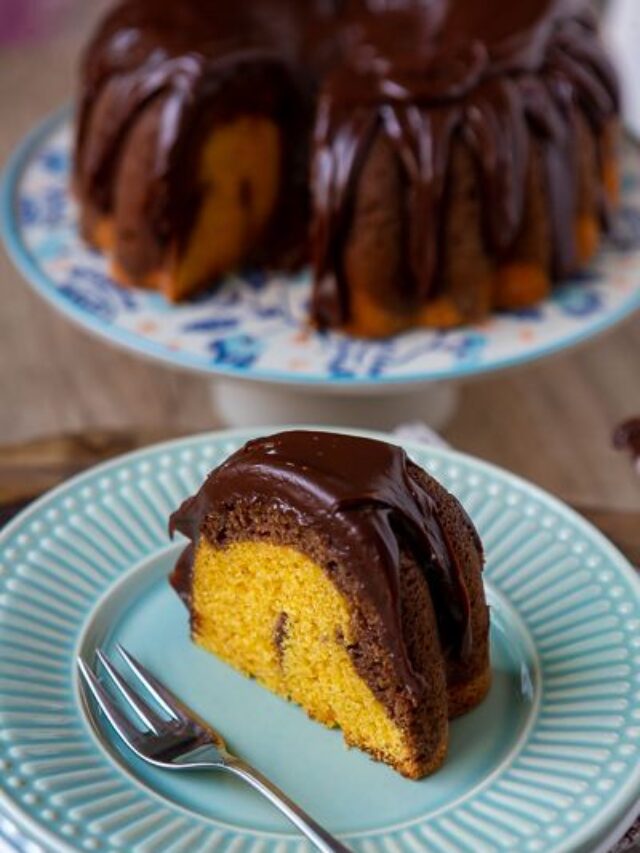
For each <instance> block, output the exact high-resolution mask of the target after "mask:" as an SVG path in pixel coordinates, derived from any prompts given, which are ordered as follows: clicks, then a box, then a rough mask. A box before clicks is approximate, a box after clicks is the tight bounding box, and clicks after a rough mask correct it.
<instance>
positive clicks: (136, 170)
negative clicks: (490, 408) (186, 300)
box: [75, 0, 618, 336]
mask: <svg viewBox="0 0 640 853" xmlns="http://www.w3.org/2000/svg"><path fill="white" fill-rule="evenodd" d="M587 5H588V4H587V3H586V2H580V0H522V2H518V3H515V2H508V0H486V2H483V3H479V2H477V1H476V0H429V2H427V0H402V2H397V3H393V4H386V3H375V4H374V3H372V2H370V0H309V2H306V3H299V2H297V0H236V2H234V3H233V4H220V3H214V2H212V0H184V2H181V3H173V2H168V0H166V2H161V0H125V2H124V3H122V4H121V5H120V6H118V7H117V8H116V9H115V10H114V12H113V13H112V14H111V15H110V16H109V17H108V18H107V19H106V21H105V22H104V24H103V25H102V27H101V29H100V30H99V32H98V33H97V35H96V37H95V38H94V40H93V41H92V43H91V44H90V45H89V48H88V50H87V54H86V59H85V63H84V70H83V86H84V94H83V98H82V102H81V107H80V116H79V120H78V131H77V145H76V158H75V187H76V191H77V196H78V198H79V201H80V206H81V220H82V229H83V233H84V234H85V235H86V237H87V238H88V239H89V240H90V241H92V242H93V243H94V244H96V245H97V246H99V247H101V248H102V249H104V250H105V251H107V252H108V253H109V254H110V256H111V257H112V259H113V265H114V273H115V275H116V276H117V277H118V278H119V279H121V280H123V281H127V282H131V283H135V284H139V285H146V286H150V287H156V288H160V289H162V290H163V291H164V292H165V293H166V294H167V296H168V297H169V298H171V299H180V298H183V297H185V296H188V295H189V294H190V293H193V292H194V291H196V290H197V289H198V288H199V287H201V286H203V285H204V284H206V283H209V282H211V281H213V280H215V278H216V277H218V276H220V275H222V274H224V273H225V272H227V271H229V270H230V269H233V268H234V267H236V266H238V265H241V264H247V263H259V264H263V265H266V266H288V267H295V266H296V265H299V264H300V263H302V262H303V261H304V260H305V259H306V258H310V259H311V262H312V267H313V272H314V277H315V289H314V297H313V301H312V309H311V311H312V318H313V320H314V322H315V323H316V324H317V325H318V326H320V327H337V328H344V329H346V330H348V331H350V332H352V333H354V334H358V335H364V336H384V335H388V334H393V333H394V332H397V331H400V330H402V329H405V328H409V327H412V326H417V325H426V326H434V327H449V326H455V325H458V324H460V323H464V322H467V321H470V320H477V319H481V318H482V317H484V316H486V315H487V314H488V313H489V312H490V311H492V310H494V309H501V308H520V307H523V306H527V305H530V304H532V303H534V302H536V301H537V300H539V299H540V298H542V297H544V296H546V295H547V294H548V293H549V291H550V289H551V287H552V284H553V282H556V281H559V280H562V279H564V278H566V277H567V276H570V275H572V274H573V273H575V272H577V271H578V270H580V269H581V268H582V267H584V265H585V264H586V263H587V262H588V261H589V260H590V258H591V257H592V256H593V254H594V252H595V251H596V249H597V247H598V245H599V242H600V236H601V233H602V231H603V230H604V229H606V227H607V222H608V218H609V214H610V212H611V210H612V208H613V207H615V204H616V198H617V191H618V189H617V188H618V175H617V153H616V138H617V112H618V93H617V85H616V81H615V78H614V74H613V72H612V70H611V67H610V64H609V62H608V61H607V59H606V56H605V54H604V51H603V49H602V47H601V45H600V42H599V40H598V36H597V33H596V29H595V25H594V20H593V17H592V15H591V14H590V13H589V12H588V11H587Z"/></svg>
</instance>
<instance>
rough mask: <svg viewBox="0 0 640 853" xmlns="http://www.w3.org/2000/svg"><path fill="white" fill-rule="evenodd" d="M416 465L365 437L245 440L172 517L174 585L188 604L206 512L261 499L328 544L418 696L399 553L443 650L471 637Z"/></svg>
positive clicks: (466, 609) (460, 582)
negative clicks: (425, 599)
mask: <svg viewBox="0 0 640 853" xmlns="http://www.w3.org/2000/svg"><path fill="white" fill-rule="evenodd" d="M418 471H419V469H417V467H416V466H415V465H414V464H413V463H412V462H411V461H410V460H409V459H408V458H407V456H406V454H405V452H404V451H403V450H402V449H401V448H399V447H396V446H394V445H391V444H386V443H384V442H380V441H374V440H371V439H365V438H356V437H353V436H347V435H340V434H335V433H323V432H304V431H297V432H285V433H280V434H278V435H274V436H271V437H269V438H262V439H257V440H255V441H251V442H249V443H248V444H247V445H245V446H244V447H243V448H242V449H241V450H239V451H238V452H237V453H235V454H233V456H231V457H230V458H229V459H228V460H227V461H226V462H225V463H223V464H222V465H221V466H220V467H219V468H216V469H215V470H214V471H213V472H212V473H211V474H210V475H209V477H208V478H207V480H206V481H205V483H204V485H203V486H202V488H201V489H200V491H199V492H198V493H197V494H196V495H195V496H194V497H192V498H189V499H188V500H187V501H185V503H184V504H183V505H182V507H180V509H179V510H178V511H177V512H175V513H174V514H173V516H172V517H171V522H170V531H171V533H172V534H173V533H174V532H175V531H176V530H178V531H180V532H181V533H183V534H184V535H185V536H187V537H188V538H189V539H190V540H191V544H190V545H189V546H188V547H187V550H186V551H185V552H184V553H183V555H182V557H181V558H180V560H179V561H178V564H177V566H176V569H175V571H174V574H173V576H172V584H173V586H174V587H175V589H176V590H177V591H178V593H179V594H180V595H181V597H182V598H183V599H184V600H185V601H186V602H187V604H189V598H190V587H191V575H192V565H193V555H194V550H193V544H194V543H195V544H196V545H197V542H198V540H199V537H200V535H201V531H202V527H203V524H204V523H205V522H206V519H207V518H208V517H211V516H217V515H219V514H223V515H224V514H225V513H227V512H229V511H230V510H231V509H232V508H233V507H234V506H236V505H238V504H239V503H240V504H242V505H243V506H245V507H249V508H250V507H251V505H252V502H254V501H259V500H264V499H265V497H266V498H268V499H269V500H270V501H273V504H274V505H276V506H279V507H280V508H281V509H282V510H283V511H284V512H290V513H293V514H295V517H296V522H297V524H299V525H300V526H301V527H302V528H303V529H306V528H308V529H310V530H314V531H316V532H317V533H319V534H320V535H321V536H322V537H323V539H324V540H325V541H327V542H329V543H330V548H331V552H332V553H333V554H334V555H335V556H336V559H337V560H338V561H339V562H340V563H341V564H342V566H343V568H344V570H345V571H346V572H348V574H349V575H350V576H351V577H352V578H353V579H354V580H355V583H356V585H357V588H358V589H359V590H360V594H362V595H364V596H366V597H367V598H368V600H369V601H370V603H371V604H372V606H373V607H374V609H375V612H376V613H377V614H378V616H379V619H380V623H381V625H382V627H383V629H384V633H385V641H386V643H387V644H388V647H389V648H390V649H391V650H392V656H393V662H394V665H395V667H396V668H397V671H398V674H399V676H400V677H401V678H402V680H403V683H407V684H408V685H410V686H411V687H412V688H413V692H414V693H415V694H417V693H419V691H420V690H421V689H422V687H423V685H422V684H421V682H420V679H419V677H418V676H417V675H416V673H415V672H414V670H413V667H412V665H411V662H410V660H409V656H408V652H407V648H406V645H405V641H404V635H403V629H402V614H401V612H400V586H399V584H400V564H401V555H402V552H403V551H405V552H406V551H409V552H410V553H412V554H413V557H414V558H415V559H416V561H417V562H418V564H419V565H420V567H421V569H422V571H423V572H424V574H425V577H426V579H427V582H428V584H429V588H430V591H431V596H432V598H433V600H434V609H435V612H436V615H437V618H438V622H439V629H440V635H441V642H442V643H443V646H444V650H445V653H447V654H449V655H452V656H453V657H454V658H456V659H461V660H464V659H465V657H466V656H468V654H469V653H470V650H471V644H472V637H471V624H470V603H469V597H468V593H467V590H466V587H465V583H464V579H463V575H462V572H461V569H460V566H459V565H458V563H457V560H456V556H455V552H454V549H453V548H452V547H450V544H449V542H448V541H447V538H446V534H445V533H444V531H443V528H442V526H441V524H440V522H439V520H438V512H437V508H436V505H435V502H434V500H433V499H432V498H431V496H430V495H429V494H428V492H427V490H426V488H425V485H424V481H423V480H422V479H421V478H420V476H416V472H418Z"/></svg>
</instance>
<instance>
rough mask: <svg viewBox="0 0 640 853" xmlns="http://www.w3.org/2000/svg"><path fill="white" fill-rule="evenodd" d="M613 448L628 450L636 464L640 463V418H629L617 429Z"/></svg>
mask: <svg viewBox="0 0 640 853" xmlns="http://www.w3.org/2000/svg"><path fill="white" fill-rule="evenodd" d="M613 446H614V447H615V448H616V450H626V451H627V452H628V453H629V454H630V455H631V459H632V460H633V461H634V462H636V463H638V462H640V418H629V420H627V421H624V423H621V424H620V426H618V427H617V428H616V430H615V432H614V434H613Z"/></svg>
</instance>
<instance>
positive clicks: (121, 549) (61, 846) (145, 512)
mask: <svg viewBox="0 0 640 853" xmlns="http://www.w3.org/2000/svg"><path fill="white" fill-rule="evenodd" d="M248 436H249V433H244V432H242V433H240V432H226V433H216V434H212V435H204V436H198V437H195V438H190V439H184V440H180V441H177V442H173V443H170V444H165V445H160V446H157V447H153V448H150V449H148V450H145V451H142V452H139V453H135V454H133V455H130V456H126V457H123V458H121V459H118V460H116V461H114V462H111V463H109V464H107V465H103V466H101V467H99V468H96V469H94V470H92V471H90V472H89V473H88V474H85V475H84V476H81V477H78V478H76V479H74V480H72V481H70V482H69V483H68V484H66V485H64V486H63V487H61V488H59V489H57V490H56V491H54V492H52V493H51V494H49V495H48V496H47V497H45V498H44V499H42V500H40V501H39V502H38V503H37V504H35V505H34V506H33V507H32V508H31V509H30V510H28V511H27V512H25V513H23V514H22V515H21V516H20V517H19V518H18V519H17V520H16V521H14V522H13V523H12V524H11V525H10V526H9V527H8V528H7V529H6V530H5V531H4V532H3V533H2V535H0V773H1V778H2V787H3V800H2V808H3V809H4V812H5V814H6V816H7V818H8V819H9V821H10V822H12V823H13V824H14V825H16V826H18V827H19V828H20V829H21V831H22V832H23V833H24V835H25V836H26V837H27V838H31V839H34V840H37V841H38V842H39V843H40V844H41V845H43V846H44V847H45V848H46V849H50V850H56V851H58V850H67V849H71V850H126V851H139V853H145V851H147V853H151V851H154V853H155V851H173V853H177V851H183V853H200V851H202V853H204V851H221V853H226V851H235V853H293V851H302V850H308V849H309V848H308V846H307V845H306V844H305V843H304V842H302V841H300V840H299V838H298V837H296V836H295V835H294V834H292V833H291V831H290V828H289V826H288V825H287V824H286V823H285V822H283V820H281V818H280V817H279V815H278V814H277V813H276V812H275V811H273V810H272V809H271V808H270V807H269V806H268V805H266V804H265V803H264V802H263V801H262V800H261V799H259V798H258V796H257V795H255V794H253V793H252V792H251V791H250V790H248V789H246V788H245V787H243V786H242V784H241V783H239V782H236V781H235V780H233V779H228V778H225V777H223V776H219V775H201V776H185V775H182V774H179V775H174V774H167V773H163V772H161V771H157V770H155V769H151V768H149V767H146V766H144V765H142V764H141V763H140V762H138V761H136V760H134V759H133V758H132V756H131V755H130V754H129V753H128V752H126V751H123V749H122V748H121V747H120V746H119V745H118V744H117V743H114V740H113V737H112V734H111V731H110V730H109V729H108V727H105V726H104V725H103V723H102V722H101V721H98V729H97V731H96V730H94V728H93V726H92V725H91V722H90V720H89V719H88V717H87V713H86V712H85V710H84V708H83V706H82V703H81V700H80V697H79V691H78V683H77V679H76V676H75V673H74V658H75V656H76V655H77V654H79V653H80V654H83V655H85V656H88V657H91V655H92V652H93V650H94V649H95V647H96V646H97V645H106V646H107V647H111V646H112V645H113V643H114V642H115V641H116V640H118V641H120V642H122V643H124V644H125V645H126V646H127V647H129V648H130V649H131V650H132V651H133V652H134V654H136V655H137V656H138V657H140V658H141V660H142V661H143V662H144V663H146V664H147V665H148V666H149V667H150V668H151V670H152V671H155V672H156V673H158V674H160V675H161V677H162V678H164V679H165V680H166V681H167V682H168V683H169V685H170V686H171V687H172V688H173V689H174V690H175V691H176V692H177V693H178V694H180V695H181V696H183V697H184V699H185V700H186V701H187V702H188V703H189V704H191V705H192V706H193V707H194V708H195V709H196V710H198V711H199V712H200V713H201V714H202V715H203V716H204V717H208V718H210V719H211V720H212V721H213V722H214V723H215V724H216V725H217V726H218V727H219V728H220V729H221V731H222V732H223V733H224V735H225V736H226V737H227V738H228V741H229V743H230V744H231V746H232V747H233V748H234V749H235V750H237V751H238V752H239V753H241V754H242V755H244V756H245V757H246V758H248V759H249V760H250V761H251V762H252V763H254V764H255V765H256V766H258V767H259V768H261V769H262V770H263V771H265V772H266V773H267V774H268V775H270V776H271V777H272V778H273V779H274V781H275V782H276V783H278V784H279V785H281V786H282V787H283V788H284V789H285V790H287V791H289V792H290V793H291V795H292V796H293V797H295V798H296V799H297V800H298V801H299V802H300V803H301V804H302V805H303V806H304V807H306V808H307V809H308V810H309V811H310V812H311V813H312V814H313V815H314V816H315V817H316V818H317V819H318V820H319V821H320V822H322V823H324V824H326V825H327V826H328V827H329V828H330V829H332V830H333V831H334V832H335V833H337V834H340V835H341V836H342V837H343V838H344V839H345V840H346V843H347V844H348V845H349V846H350V847H352V848H353V849H354V850H355V851H361V853H377V851H385V853H400V852H401V851H407V853H421V852H422V851H424V853H426V851H430V853H431V851H433V853H452V851H473V853H476V852H477V851H481V853H482V851H497V850H505V849H509V850H516V851H519V853H525V851H541V852H542V853H550V852H551V851H559V850H581V849H589V850H592V849H593V848H594V847H595V846H596V842H597V841H598V840H599V839H602V838H604V837H605V836H606V835H607V834H609V833H611V831H612V829H613V827H615V826H617V825H618V824H619V822H620V821H621V820H622V819H623V816H624V815H626V814H627V813H628V812H629V809H630V808H631V807H632V805H633V803H634V802H636V801H637V800H638V797H639V795H640V766H639V764H638V755H639V749H640V583H639V581H638V578H637V577H636V576H635V574H634V572H633V570H632V569H631V568H630V566H629V565H628V564H627V563H626V561H625V560H624V558H623V557H622V556H621V555H620V554H619V553H618V552H617V551H616V550H615V549H614V548H613V547H612V546H611V545H610V544H609V543H608V542H607V541H606V540H605V539H604V538H603V537H602V536H601V535H600V534H599V533H597V532H596V531H595V530H594V529H593V528H591V527H590V526H589V525H588V524H586V523H585V522H584V521H583V520H582V519H580V518H579V517H578V516H576V515H575V514H574V513H573V512H571V511H570V510H569V509H567V508H566V507H565V506H563V505H562V504H560V503H559V502H558V501H556V500H555V499H554V498H552V497H550V496H549V495H547V494H545V493H544V492H541V491H540V490H538V489H536V488H535V487H533V486H531V485H529V484H527V483H525V482H523V481H522V480H519V479H517V478H516V477H513V476H511V475H509V474H507V473H505V472H503V471H500V470H499V469H496V468H493V467H491V466H489V465H487V464H485V463H482V462H479V461H477V460H474V459H472V458H469V457H465V456H462V455H459V454H456V453H453V452H451V451H445V450H439V449H430V448H425V447H423V446H420V445H417V444H408V445H406V447H407V450H408V452H409V453H410V454H411V455H412V456H413V457H414V458H415V459H416V461H417V462H418V463H420V464H421V465H424V466H425V467H427V468H428V469H429V470H430V471H431V472H432V473H433V474H434V475H436V476H437V477H438V478H439V479H441V480H442V481H443V482H444V483H445V484H446V485H447V486H448V487H449V488H450V489H451V490H452V491H453V492H455V493H456V494H457V495H458V496H459V497H460V499H461V500H462V501H463V503H464V504H465V506H466V507H467V509H468V510H469V512H470V513H471V515H472V517H473V519H474V521H475V522H476V524H477V525H478V527H479V529H480V532H481V535H482V537H483V539H484V542H485V545H486V550H487V557H488V563H487V568H486V584H487V590H488V595H489V601H490V604H491V608H492V635H491V640H492V661H493V673H494V681H493V687H492V689H491V692H490V694H489V696H488V698H487V699H486V700H485V702H484V703H483V704H482V705H481V706H480V707H479V708H477V709H476V710H475V711H473V712H472V713H470V714H468V715H467V716H466V717H463V718H461V719H459V720H457V721H456V722H454V724H453V726H452V736H451V747H450V754H449V757H448V759H447V761H446V763H445V765H444V767H443V768H442V769H441V770H440V771H438V773H436V774H435V775H434V776H432V777H431V778H429V779H425V780H423V781H421V782H411V781H408V780H406V779H404V778H402V777H400V776H399V775H397V774H396V773H394V772H393V771H392V770H390V769H389V768H387V767H385V766H383V765H381V764H376V763H374V762H373V761H371V760H369V759H368V758H367V757H366V756H365V755H364V754H362V753H360V752H359V751H357V750H350V751H348V750H346V749H345V748H344V746H343V742H342V738H341V736H340V734H339V733H337V732H335V731H329V730H327V729H325V728H323V727H322V726H320V725H318V724H316V723H314V722H311V721H310V720H309V719H307V717H306V716H305V714H304V713H303V712H302V711H301V710H299V709H298V708H296V707H294V706H292V705H289V704H287V703H285V702H284V701H282V700H281V699H279V698H277V697H276V696H274V695H272V694H270V693H268V692H267V691H266V690H264V689H263V688H261V687H260V686H258V685H256V684H255V683H254V682H252V681H249V680H247V679H245V678H243V677H242V676H240V675H238V674H237V673H235V672H234V671H232V670H231V669H230V668H228V667H227V666H225V665H224V664H222V663H220V662H219V661H218V660H217V659H215V658H214V657H212V656H210V655H208V654H206V653H205V652H203V651H201V650H200V649H198V648H196V647H195V646H193V645H192V644H191V642H190V641H189V638H188V626H187V615H186V612H185V610H184V608H183V607H182V605H181V604H180V602H179V600H178V599H177V597H176V596H175V594H174V593H173V592H172V590H171V589H170V587H169V586H168V584H167V574H168V572H169V571H170V569H171V568H172V566H173V563H174V560H175V558H176V555H177V554H178V553H179V551H180V548H181V546H182V543H181V542H176V543H174V544H172V543H170V542H169V540H168V537H167V533H166V528H167V518H168V516H169V514H170V512H171V511H172V510H173V509H174V508H175V507H176V506H177V505H178V504H179V503H180V501H181V500H182V499H183V498H184V497H185V496H186V495H188V494H190V493H192V492H193V491H194V490H195V489H196V488H197V487H198V486H199V484H200V482H201V480H202V479H203V477H204V475H205V473H206V472H207V471H208V470H209V469H210V468H211V467H213V466H214V465H216V464H217V463H219V462H220V461H221V460H222V459H223V458H224V457H225V456H226V455H227V454H228V453H230V452H232V451H233V450H235V449H236V448H237V447H238V446H239V445H240V444H241V443H243V442H244V441H245V440H246V439H247V437H248Z"/></svg>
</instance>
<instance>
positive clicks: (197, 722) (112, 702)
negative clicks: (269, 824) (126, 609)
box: [78, 644, 350, 853]
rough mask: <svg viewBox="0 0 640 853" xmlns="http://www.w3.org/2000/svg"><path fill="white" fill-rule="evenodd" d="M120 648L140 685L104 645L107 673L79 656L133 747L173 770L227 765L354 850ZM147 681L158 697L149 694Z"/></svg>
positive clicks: (101, 657)
mask: <svg viewBox="0 0 640 853" xmlns="http://www.w3.org/2000/svg"><path fill="white" fill-rule="evenodd" d="M117 649H118V652H119V653H120V655H121V656H122V658H123V660H124V661H125V663H126V664H127V666H128V668H129V670H130V671H131V673H133V675H134V676H135V678H134V679H133V680H134V681H135V682H136V684H137V687H132V684H131V679H130V680H127V679H125V678H124V676H123V675H122V674H121V673H120V672H119V671H118V670H117V669H116V668H115V666H114V665H113V664H112V663H111V661H110V660H109V658H108V657H107V656H106V655H105V654H104V653H103V652H102V651H101V650H100V649H98V650H97V651H96V658H97V659H98V661H99V663H100V665H101V668H102V671H103V676H102V678H98V676H97V675H96V674H95V672H94V671H93V670H92V669H91V668H90V667H89V666H88V665H87V664H86V663H85V661H84V660H83V659H82V658H78V670H79V672H80V675H81V680H82V682H83V685H84V687H85V689H86V690H88V691H89V692H90V694H91V695H92V696H93V698H94V699H95V701H96V703H97V704H98V707H99V708H100V709H101V711H102V712H103V713H104V715H105V717H106V718H107V720H108V721H109V723H110V724H111V725H112V726H113V728H114V730H115V731H116V733H117V734H118V735H119V736H120V738H121V739H122V740H123V741H124V743H125V744H126V745H127V746H128V747H129V749H131V750H133V752H135V754H136V755H137V756H139V757H140V758H142V759H143V760H144V761H147V762H148V763H149V764H153V765H154V766H156V767H162V768H165V769H167V770H195V769H200V770H205V769H211V770H227V771H229V772H230V773H233V774H234V775H235V776H239V777H240V778H241V779H243V780H244V781H245V782H248V783H249V785H251V787H252V788H255V790H256V791H258V792H259V793H260V794H262V795H263V796H264V797H266V798H267V799H268V800H269V801H270V802H271V803H273V805H274V806H276V808H278V809H279V810H280V811H281V812H282V814H283V815H285V817H287V818H288V819H289V820H290V821H291V823H293V824H294V825H295V826H296V827H297V828H298V829H299V830H300V832H302V833H303V834H304V835H306V836H307V838H308V839H309V840H310V841H312V842H313V844H314V845H315V846H316V848H317V849H318V850H321V851H323V853H350V851H349V848H348V847H345V846H344V844H341V843H340V842H339V841H338V840H337V839H336V838H334V837H333V836H332V835H330V834H329V833H328V832H327V831H326V830H325V829H323V828H322V827H321V826H320V825H319V824H317V823H316V822H315V821H314V820H313V818H311V817H309V815H308V814H306V812H304V811H303V810H302V809H301V808H300V807H299V806H297V805H296V804H295V803H294V802H293V801H292V800H290V799H289V797H287V795H286V794H284V793H283V792H282V791H281V790H280V789H279V788H278V787H276V785H274V784H273V782H270V781H269V779H267V778H266V776H263V775H262V773H260V772H259V771H258V770H256V769H255V768H254V767H252V766H251V765H250V764H247V762H246V761H243V759H241V758H238V756H237V755H233V754H232V753H231V752H229V750H228V749H227V747H226V745H225V742H224V740H223V738H222V736H221V735H220V733H219V732H218V731H216V729H214V728H213V727H212V726H210V725H209V723H207V722H205V720H203V719H202V718H201V717H199V716H198V714H196V713H195V712H194V711H192V710H191V709H190V708H188V707H187V706H186V705H185V704H184V702H182V701H181V700H180V699H178V697H177V696H175V695H174V694H173V693H172V692H171V691H170V690H169V688H168V687H166V686H165V685H164V684H162V683H161V682H160V681H158V679H157V678H156V677H155V676H153V675H152V674H151V673H150V672H149V671H148V670H147V669H146V668H145V667H143V666H142V664H141V663H139V662H138V661H137V660H136V659H135V658H134V657H133V656H132V655H131V654H130V653H129V652H127V650H126V649H124V648H123V647H122V646H121V645H119V644H118V645H117ZM106 684H110V685H111V688H112V689H113V688H115V690H116V692H117V694H118V699H117V700H116V699H115V698H114V697H113V696H112V695H111V693H109V692H108V691H107V689H106V686H105V685H106ZM141 686H142V687H143V688H144V689H145V691H146V693H147V694H148V695H149V696H150V697H152V699H153V703H150V702H148V701H147V699H145V698H143V693H142V691H141V690H140V687H141ZM134 718H137V724H136V723H134V721H133V719H134Z"/></svg>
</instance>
